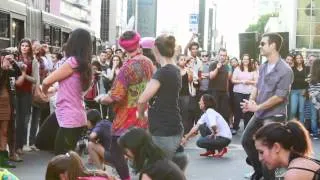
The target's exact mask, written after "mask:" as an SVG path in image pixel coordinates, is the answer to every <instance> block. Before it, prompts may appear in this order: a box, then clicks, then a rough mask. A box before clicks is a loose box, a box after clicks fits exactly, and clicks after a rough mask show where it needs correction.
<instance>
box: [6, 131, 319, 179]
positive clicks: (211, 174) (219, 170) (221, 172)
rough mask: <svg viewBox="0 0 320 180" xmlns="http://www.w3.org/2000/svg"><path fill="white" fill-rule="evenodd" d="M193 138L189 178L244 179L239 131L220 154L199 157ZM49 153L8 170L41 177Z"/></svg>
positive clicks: (32, 154)
mask: <svg viewBox="0 0 320 180" xmlns="http://www.w3.org/2000/svg"><path fill="white" fill-rule="evenodd" d="M195 141H196V138H193V139H192V140H191V141H190V142H188V144H187V145H186V147H185V152H186V154H187V156H188V158H189V164H188V167H187V169H186V171H185V173H186V176H187V179H188V180H189V179H190V180H243V179H245V178H244V175H245V174H246V173H249V172H251V171H252V168H250V166H248V165H247V164H246V163H245V158H246V155H245V152H244V150H243V148H242V146H241V144H240V135H239V134H238V135H235V136H234V137H233V139H232V142H231V144H230V145H229V151H228V153H227V154H225V155H224V156H223V157H222V158H212V157H200V156H199V154H200V153H202V152H204V150H203V149H200V148H198V147H196V144H195ZM313 142H314V143H313V145H314V150H315V156H316V158H318V159H319V158H320V140H315V141H313ZM52 157H53V154H51V153H49V152H44V151H40V152H29V153H25V155H24V156H23V159H24V162H22V163H17V168H16V169H11V170H10V171H11V172H13V173H14V174H15V175H17V177H19V178H20V179H21V180H43V179H44V177H45V172H46V166H47V163H48V162H49V160H50V159H51V158H52ZM109 172H110V173H111V172H115V171H114V170H113V171H110V170H109ZM133 179H136V176H135V177H134V178H133Z"/></svg>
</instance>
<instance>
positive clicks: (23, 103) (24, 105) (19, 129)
mask: <svg viewBox="0 0 320 180" xmlns="http://www.w3.org/2000/svg"><path fill="white" fill-rule="evenodd" d="M16 95H17V101H16V102H17V104H16V148H17V149H22V147H23V145H25V144H27V132H28V131H27V130H28V129H27V128H28V124H29V120H30V112H31V100H32V95H31V92H23V91H17V94H16Z"/></svg>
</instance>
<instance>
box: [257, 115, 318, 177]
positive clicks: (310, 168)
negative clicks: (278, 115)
mask: <svg viewBox="0 0 320 180" xmlns="http://www.w3.org/2000/svg"><path fill="white" fill-rule="evenodd" d="M254 140H255V146H256V148H257V151H258V154H259V160H260V161H261V162H262V163H263V164H264V165H265V166H266V167H267V168H268V169H270V170H273V169H275V168H280V167H284V168H287V169H288V170H287V172H286V173H285V175H284V179H285V180H300V179H303V180H317V179H319V176H320V173H319V172H320V161H318V160H315V159H312V158H310V155H311V153H312V143H311V140H310V137H309V133H308V131H307V130H306V129H305V128H304V126H303V124H301V123H300V122H299V121H296V120H291V121H289V122H288V123H287V122H285V123H280V122H276V123H270V124H268V125H266V126H263V127H261V128H260V129H259V130H258V131H257V132H256V133H255V136H254Z"/></svg>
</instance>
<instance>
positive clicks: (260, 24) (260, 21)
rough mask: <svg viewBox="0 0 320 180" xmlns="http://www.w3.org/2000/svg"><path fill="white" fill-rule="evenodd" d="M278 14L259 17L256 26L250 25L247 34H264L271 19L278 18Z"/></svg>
mask: <svg viewBox="0 0 320 180" xmlns="http://www.w3.org/2000/svg"><path fill="white" fill-rule="evenodd" d="M277 16H278V14H265V15H262V16H260V17H259V19H258V22H257V23H256V24H250V25H249V27H248V28H247V29H246V32H258V33H264V27H265V25H266V24H267V22H268V20H269V18H270V17H277Z"/></svg>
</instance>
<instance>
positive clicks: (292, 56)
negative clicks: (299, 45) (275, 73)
mask: <svg viewBox="0 0 320 180" xmlns="http://www.w3.org/2000/svg"><path fill="white" fill-rule="evenodd" d="M287 57H291V58H292V59H293V58H294V55H293V54H291V53H289V54H288V55H287V56H286V58H287Z"/></svg>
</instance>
